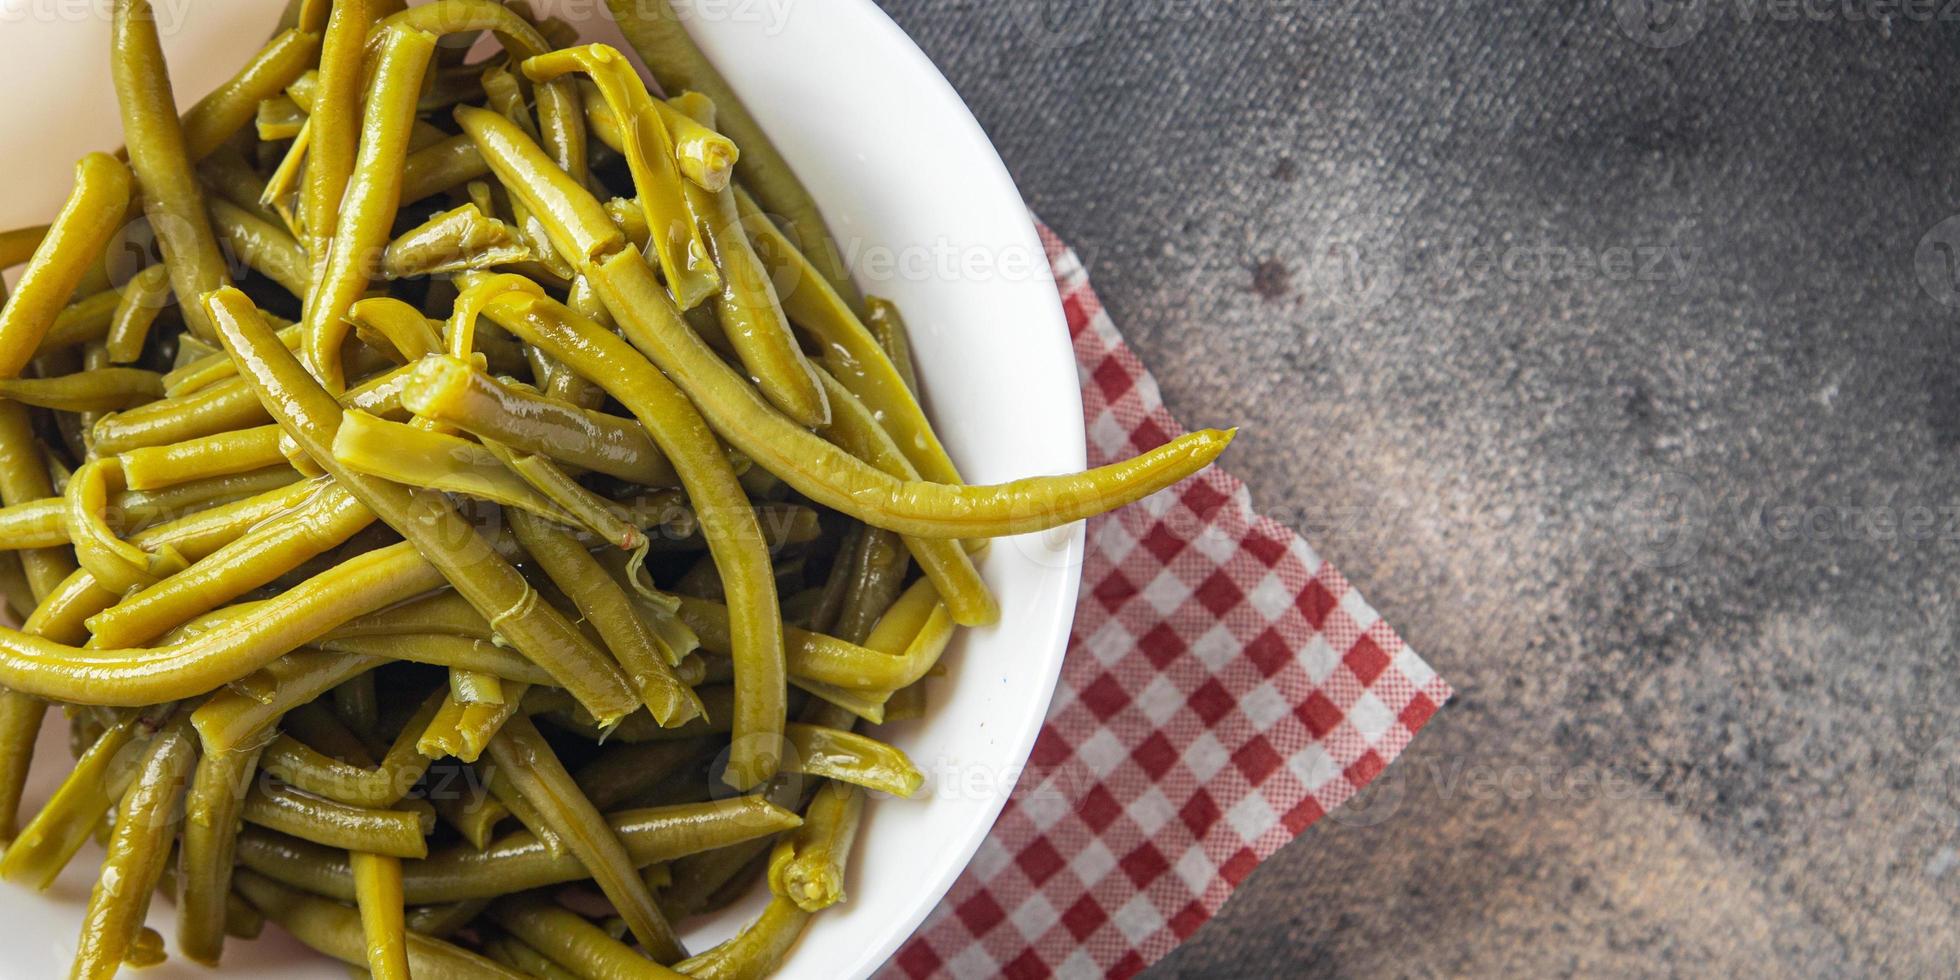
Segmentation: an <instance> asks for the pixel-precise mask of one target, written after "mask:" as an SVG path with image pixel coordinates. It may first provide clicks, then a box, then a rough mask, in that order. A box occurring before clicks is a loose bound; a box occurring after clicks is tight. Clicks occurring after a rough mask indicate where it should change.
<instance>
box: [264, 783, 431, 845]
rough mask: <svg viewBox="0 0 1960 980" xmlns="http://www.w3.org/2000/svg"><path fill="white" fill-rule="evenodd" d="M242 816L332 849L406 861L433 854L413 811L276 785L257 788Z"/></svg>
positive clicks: (418, 818) (417, 817)
mask: <svg viewBox="0 0 1960 980" xmlns="http://www.w3.org/2000/svg"><path fill="white" fill-rule="evenodd" d="M240 815H241V816H243V817H244V818H245V822H246V823H249V824H255V825H257V826H260V827H266V828H269V829H272V830H277V831H279V832H281V833H286V834H292V835H293V836H295V837H298V838H300V839H302V840H310V841H313V842H314V843H316V844H325V845H327V846H328V847H340V848H346V849H348V850H362V851H370V852H373V853H375V854H389V855H393V856H395V857H408V858H420V857H427V856H428V853H429V844H428V841H426V840H424V839H423V834H424V833H425V832H426V831H425V829H424V828H423V826H422V819H421V817H420V816H418V815H417V814H415V813H414V812H412V811H408V810H386V809H380V808H376V807H359V806H351V805H349V804H346V803H340V802H336V801H334V800H328V799H322V798H320V797H317V796H308V795H305V794H303V793H301V792H299V791H298V790H295V789H291V788H288V787H285V786H281V785H278V784H276V783H275V784H267V783H257V784H254V785H253V787H252V791H251V793H250V794H248V795H247V796H246V797H245V806H244V809H243V810H242V811H241V812H240Z"/></svg>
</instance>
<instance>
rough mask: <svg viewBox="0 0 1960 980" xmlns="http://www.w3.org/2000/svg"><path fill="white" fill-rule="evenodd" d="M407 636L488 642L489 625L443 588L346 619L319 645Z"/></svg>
mask: <svg viewBox="0 0 1960 980" xmlns="http://www.w3.org/2000/svg"><path fill="white" fill-rule="evenodd" d="M409 633H412V634H449V635H454V636H459V637H465V638H474V639H480V640H487V639H490V637H491V635H492V634H491V630H490V622H489V621H488V620H486V619H484V618H483V614H481V613H479V612H477V611H476V609H475V608H474V607H472V606H471V605H470V604H469V602H468V601H467V600H465V599H464V598H463V597H462V596H459V595H457V594H456V593H455V592H454V591H453V590H449V589H444V590H442V591H440V592H437V593H434V594H432V595H429V596H425V597H423V598H421V599H417V600H415V601H414V602H409V603H404V604H402V605H399V606H396V607H394V608H393V609H388V610H386V611H383V612H378V613H375V614H373V615H370V616H363V617H361V618H359V619H354V620H350V621H348V622H347V623H344V624H342V625H341V626H340V627H339V628H338V629H335V630H334V631H333V632H331V633H328V634H327V635H326V637H325V638H324V639H323V640H322V641H321V642H324V643H336V642H339V641H341V640H351V639H362V638H366V637H374V636H397V635H401V634H409ZM442 666H445V667H447V666H449V665H448V664H447V663H445V664H443V665H442ZM478 669H481V668H478Z"/></svg>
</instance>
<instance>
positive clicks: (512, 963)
mask: <svg viewBox="0 0 1960 980" xmlns="http://www.w3.org/2000/svg"><path fill="white" fill-rule="evenodd" d="M483 951H484V953H485V954H487V955H488V956H489V957H490V958H491V959H494V960H496V961H497V962H499V963H502V964H504V965H505V966H508V967H510V968H512V969H514V970H517V971H518V972H520V973H523V974H525V975H526V976H533V977H541V978H543V980H581V978H580V977H579V975H578V974H576V973H573V972H571V971H570V970H567V969H565V968H564V967H562V966H559V965H558V964H556V963H553V962H552V961H551V957H549V956H546V955H544V954H543V953H540V952H538V951H537V950H535V949H533V948H531V944H530V943H527V942H525V941H524V940H522V939H519V938H517V937H516V936H510V935H504V936H492V937H491V938H489V939H488V940H486V941H485V942H484V944H483Z"/></svg>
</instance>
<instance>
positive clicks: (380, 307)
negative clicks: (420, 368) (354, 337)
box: [347, 296, 442, 363]
mask: <svg viewBox="0 0 1960 980" xmlns="http://www.w3.org/2000/svg"><path fill="white" fill-rule="evenodd" d="M347 318H348V319H350V320H352V321H353V322H354V329H355V331H356V332H357V333H359V334H360V335H361V336H362V337H366V338H373V339H370V340H369V344H370V346H373V347H375V348H376V349H382V347H381V344H383V343H385V344H386V345H387V346H388V347H391V348H393V349H394V352H395V354H396V355H398V356H399V357H400V359H401V360H402V361H403V362H404V363H409V362H414V361H417V360H420V359H422V358H424V357H429V356H431V355H435V354H440V353H442V336H441V334H439V333H438V332H437V331H436V328H435V327H434V326H433V325H431V323H430V322H429V318H428V317H425V316H423V315H422V313H421V311H420V310H417V309H416V308H415V307H413V306H410V305H408V304H407V303H404V302H402V301H401V300H398V299H390V298H388V297H385V296H377V297H373V298H370V299H364V300H361V301H360V302H358V303H355V304H354V305H353V306H352V307H350V308H349V309H348V311H347Z"/></svg>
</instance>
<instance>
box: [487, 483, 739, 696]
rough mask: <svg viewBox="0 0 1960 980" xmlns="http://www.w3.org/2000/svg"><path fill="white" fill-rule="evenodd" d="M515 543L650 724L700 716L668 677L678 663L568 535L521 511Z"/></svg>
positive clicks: (516, 515)
mask: <svg viewBox="0 0 1960 980" xmlns="http://www.w3.org/2000/svg"><path fill="white" fill-rule="evenodd" d="M506 516H508V517H509V518H510V522H511V530H513V531H515V532H516V533H517V541H518V543H519V544H521V545H523V546H524V550H525V551H528V552H530V554H531V557H532V558H534V559H536V560H537V562H538V564H539V566H541V567H542V568H543V569H544V571H545V574H546V575H549V576H550V577H551V580H552V581H553V582H554V583H556V584H557V586H558V588H559V589H561V590H563V591H564V593H565V594H566V595H568V596H570V597H571V599H572V601H573V602H575V603H577V604H578V610H579V612H580V613H581V614H582V615H584V617H585V620H586V622H588V623H591V624H592V627H593V629H595V630H597V631H598V633H599V635H600V636H601V637H603V638H604V639H605V641H606V646H607V648H608V649H610V650H611V651H612V653H613V657H614V658H615V659H617V660H618V661H619V664H620V666H621V667H623V668H624V669H625V670H626V676H627V677H628V678H629V679H631V680H632V682H633V686H634V688H635V689H636V690H637V691H639V694H640V699H641V700H642V701H644V702H645V703H646V706H647V710H648V711H650V712H652V713H653V717H654V720H656V721H658V722H660V724H662V725H679V724H681V723H683V722H685V721H687V720H688V719H690V718H694V717H696V716H698V715H700V713H701V710H702V709H701V699H700V698H698V697H696V696H695V694H694V692H693V691H692V690H690V689H689V688H688V687H687V685H685V684H682V683H681V682H680V679H679V678H677V677H675V676H674V670H673V661H677V660H679V657H678V656H677V655H675V654H674V653H673V651H672V650H671V649H670V648H669V647H668V646H667V645H666V643H665V642H663V641H662V640H661V638H660V636H659V634H657V633H655V632H654V631H653V628H652V627H651V626H649V625H648V624H647V623H646V622H645V621H644V620H642V619H641V618H640V616H639V614H638V613H637V612H635V611H634V609H633V604H632V602H631V600H629V599H628V598H627V596H626V590H624V589H622V588H620V586H619V583H617V582H615V581H613V578H612V576H610V575H608V574H606V570H605V569H604V568H603V567H601V566H600V564H599V563H598V561H596V560H594V559H593V557H592V555H591V554H589V553H588V552H587V551H586V550H585V547H584V546H583V545H580V544H579V543H578V540H577V539H576V538H574V537H573V536H572V534H571V533H570V532H569V531H566V530H565V529H563V528H561V527H556V526H554V525H552V524H551V523H549V522H547V521H545V520H544V519H542V518H539V517H534V516H532V515H530V514H527V513H524V512H521V511H512V512H510V513H509V514H508V515H506Z"/></svg>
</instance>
